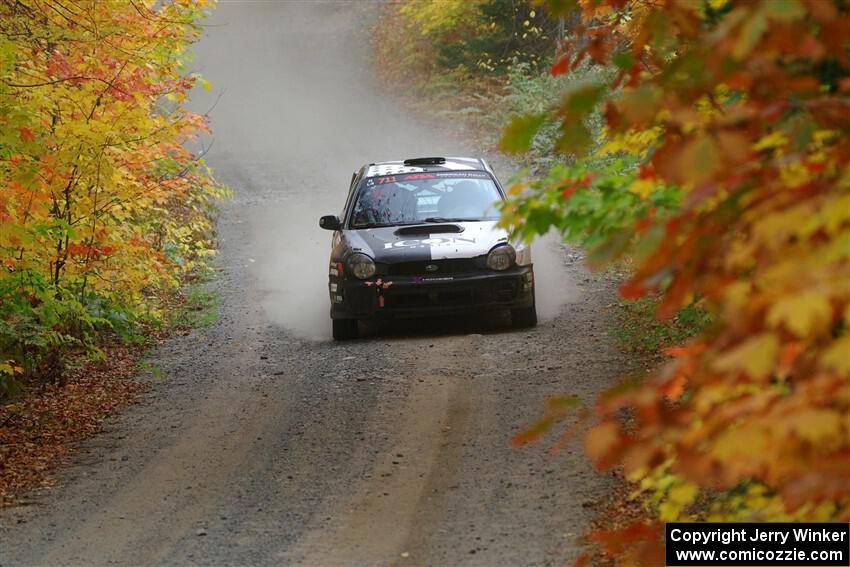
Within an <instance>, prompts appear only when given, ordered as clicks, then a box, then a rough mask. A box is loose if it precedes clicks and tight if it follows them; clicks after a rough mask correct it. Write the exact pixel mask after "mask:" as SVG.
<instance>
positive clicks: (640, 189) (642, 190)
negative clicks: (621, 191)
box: [629, 179, 656, 200]
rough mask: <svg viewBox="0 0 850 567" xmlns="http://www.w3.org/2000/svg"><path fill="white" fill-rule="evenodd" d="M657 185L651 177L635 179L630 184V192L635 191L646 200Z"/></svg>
mask: <svg viewBox="0 0 850 567" xmlns="http://www.w3.org/2000/svg"><path fill="white" fill-rule="evenodd" d="M655 185H656V184H655V182H654V181H653V180H651V179H635V180H634V181H633V182H632V184H631V185H629V193H634V194H635V195H637V196H639V197H640V198H641V199H644V200H646V199H648V198H649V195H650V194H651V193H652V190H653V189H655Z"/></svg>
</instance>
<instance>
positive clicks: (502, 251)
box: [487, 244, 516, 272]
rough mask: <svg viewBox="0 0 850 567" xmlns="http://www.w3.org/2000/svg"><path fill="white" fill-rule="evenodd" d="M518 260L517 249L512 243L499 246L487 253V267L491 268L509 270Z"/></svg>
mask: <svg viewBox="0 0 850 567" xmlns="http://www.w3.org/2000/svg"><path fill="white" fill-rule="evenodd" d="M514 262H516V250H514V247H513V246H511V245H510V244H505V245H502V246H497V247H496V248H493V249H492V250H490V253H489V254H488V255H487V267H488V268H490V269H491V270H497V271H500V272H501V271H503V270H507V269H508V268H510V267H511V266H513V265H514Z"/></svg>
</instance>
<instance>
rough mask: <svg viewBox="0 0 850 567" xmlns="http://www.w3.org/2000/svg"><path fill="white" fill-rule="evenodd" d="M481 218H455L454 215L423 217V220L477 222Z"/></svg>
mask: <svg viewBox="0 0 850 567" xmlns="http://www.w3.org/2000/svg"><path fill="white" fill-rule="evenodd" d="M479 220H481V219H469V218H466V219H465V218H454V217H428V218H426V219H423V220H422V222H476V221H479Z"/></svg>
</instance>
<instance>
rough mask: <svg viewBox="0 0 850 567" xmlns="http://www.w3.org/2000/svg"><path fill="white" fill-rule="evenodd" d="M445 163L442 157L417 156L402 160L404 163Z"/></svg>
mask: <svg viewBox="0 0 850 567" xmlns="http://www.w3.org/2000/svg"><path fill="white" fill-rule="evenodd" d="M443 163H446V158H444V157H418V158H410V159H406V160H404V165H440V164H443Z"/></svg>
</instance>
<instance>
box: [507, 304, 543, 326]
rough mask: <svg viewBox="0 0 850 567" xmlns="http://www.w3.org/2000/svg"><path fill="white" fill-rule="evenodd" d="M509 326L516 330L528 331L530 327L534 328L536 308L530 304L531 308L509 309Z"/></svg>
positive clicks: (535, 324)
mask: <svg viewBox="0 0 850 567" xmlns="http://www.w3.org/2000/svg"><path fill="white" fill-rule="evenodd" d="M511 325H513V326H514V327H515V328H517V329H530V328H531V327H536V326H537V307H536V306H535V305H534V304H532V305H531V307H523V308H521V309H511Z"/></svg>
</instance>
